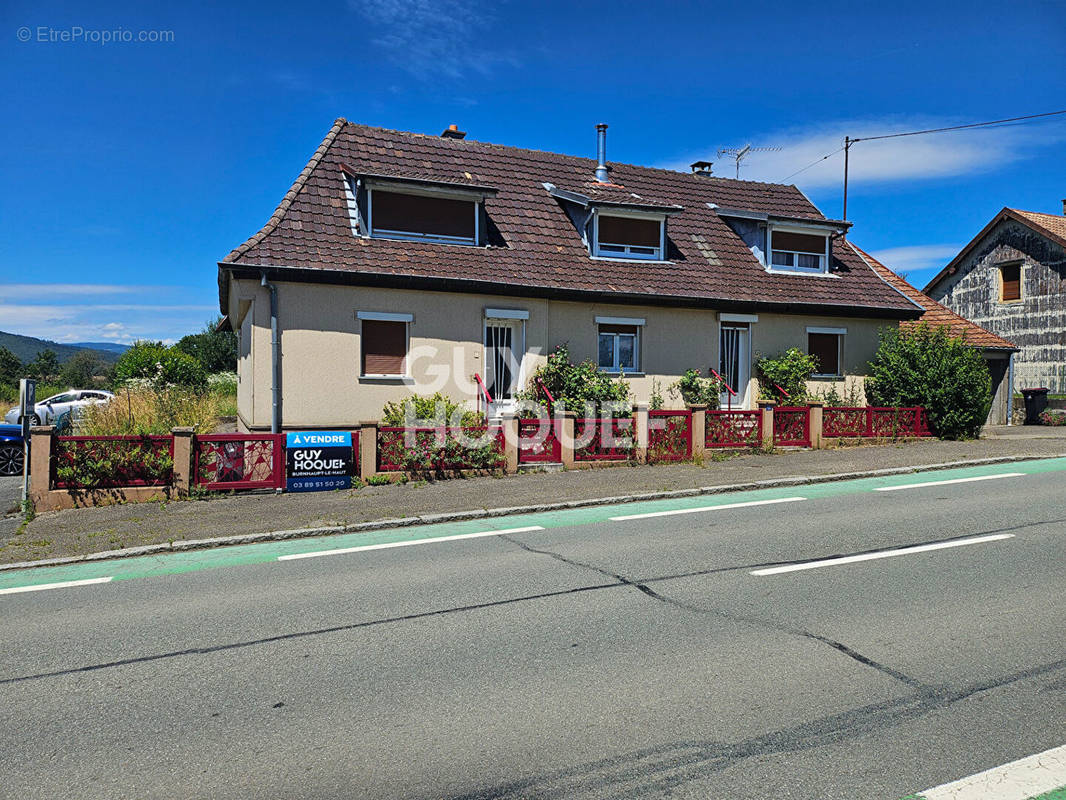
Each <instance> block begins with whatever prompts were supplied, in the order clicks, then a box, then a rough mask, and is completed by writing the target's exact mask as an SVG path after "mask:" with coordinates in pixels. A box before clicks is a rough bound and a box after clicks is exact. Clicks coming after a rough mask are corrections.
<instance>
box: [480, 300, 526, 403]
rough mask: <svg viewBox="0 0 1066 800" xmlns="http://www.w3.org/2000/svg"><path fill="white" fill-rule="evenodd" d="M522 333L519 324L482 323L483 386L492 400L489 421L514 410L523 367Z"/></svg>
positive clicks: (490, 320)
mask: <svg viewBox="0 0 1066 800" xmlns="http://www.w3.org/2000/svg"><path fill="white" fill-rule="evenodd" d="M522 333H523V329H522V323H521V321H515V320H505V319H487V320H485V385H486V386H487V387H488V390H489V395H491V397H492V405H491V406H490V408H489V416H490V417H493V416H498V415H499V414H500V413H502V412H504V411H509V410H510V409H512V408H514V394H515V391H516V390H517V389H518V379H519V371H520V369H521V366H522V355H521V354H522V350H523V342H522Z"/></svg>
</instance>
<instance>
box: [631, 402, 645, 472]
mask: <svg viewBox="0 0 1066 800" xmlns="http://www.w3.org/2000/svg"><path fill="white" fill-rule="evenodd" d="M633 438H634V444H635V446H636V450H635V452H634V454H633V455H634V457H635V458H636V461H637V463H638V464H647V463H648V404H647V403H634V404H633Z"/></svg>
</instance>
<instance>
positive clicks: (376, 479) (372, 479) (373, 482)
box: [366, 472, 392, 486]
mask: <svg viewBox="0 0 1066 800" xmlns="http://www.w3.org/2000/svg"><path fill="white" fill-rule="evenodd" d="M390 483H392V478H390V477H389V476H388V475H382V474H381V473H380V472H378V473H375V474H374V475H371V476H369V477H368V478H367V479H366V485H367V486H388V485H389V484H390Z"/></svg>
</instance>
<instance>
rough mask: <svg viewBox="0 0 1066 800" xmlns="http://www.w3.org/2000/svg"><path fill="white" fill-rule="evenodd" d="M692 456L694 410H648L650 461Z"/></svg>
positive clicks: (680, 458) (681, 459) (675, 459)
mask: <svg viewBox="0 0 1066 800" xmlns="http://www.w3.org/2000/svg"><path fill="white" fill-rule="evenodd" d="M690 458H692V412H691V411H649V412H648V462H649V463H655V462H659V461H687V460H688V459H690Z"/></svg>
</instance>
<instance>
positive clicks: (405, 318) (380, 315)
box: [355, 311, 415, 381]
mask: <svg viewBox="0 0 1066 800" xmlns="http://www.w3.org/2000/svg"><path fill="white" fill-rule="evenodd" d="M355 318H356V319H358V320H359V321H360V322H362V321H363V320H370V321H371V322H402V323H404V326H403V329H404V334H405V336H404V356H403V366H404V371H403V372H402V373H396V374H387V373H376V372H367V373H364V372H363V371H362V367H363V331H362V328H360V330H359V373H360V374H359V380H379V381H396V380H410V378H411V323H412V322H414V321H415V315H414V314H404V313H399V312H395V311H356V312H355Z"/></svg>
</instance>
